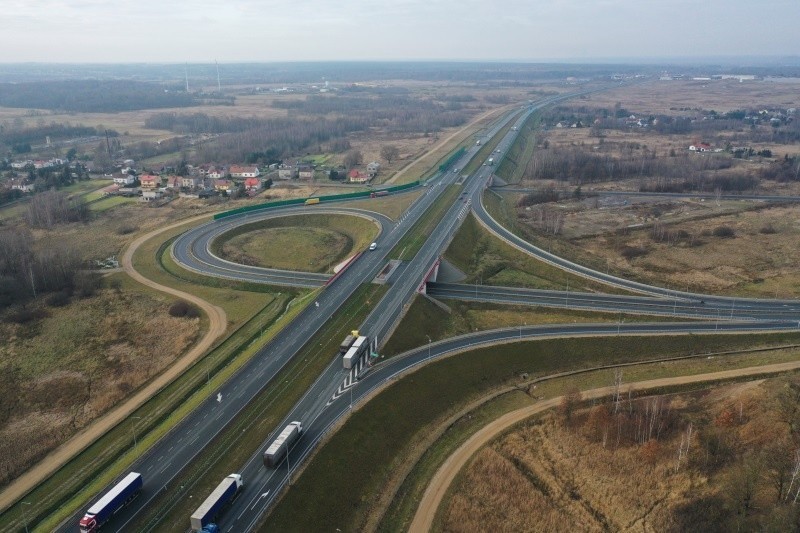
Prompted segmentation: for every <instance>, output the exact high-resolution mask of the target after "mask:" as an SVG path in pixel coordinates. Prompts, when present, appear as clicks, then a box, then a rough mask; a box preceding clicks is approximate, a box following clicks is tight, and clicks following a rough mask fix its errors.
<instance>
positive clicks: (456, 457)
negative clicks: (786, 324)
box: [409, 361, 800, 531]
mask: <svg viewBox="0 0 800 533" xmlns="http://www.w3.org/2000/svg"><path fill="white" fill-rule="evenodd" d="M797 369H800V361H793V362H789V363H778V364H772V365H763V366H754V367H749V368H739V369H735V370H724V371H720V372H710V373H707V374H697V375H693V376H677V377H671V378H662V379H653V380H648V381H638V382H636V383H629V384H628V385H630V386H631V387H633V388H634V389H636V390H637V391H642V390H646V389H653V388H660V387H668V386H675V385H684V384H692V383H702V382H704V381H717V380H723V379H731V378H736V377H742V376H751V375H763V374H774V373H779V372H787V371H791V370H797ZM612 390H613V387H603V388H599V389H592V390H588V391H582V392H581V394H582V396H583V399H584V400H592V399H596V398H601V397H603V396H608V395H609V394H611V392H612ZM560 402H561V396H559V397H557V398H551V399H549V400H544V401H541V402H537V403H535V404H533V405H530V406H528V407H523V408H522V409H517V410H516V411H512V412H510V413H507V414H505V415H503V416H501V417H500V418H498V419H497V420H495V421H494V422H492V423H491V424H488V425H486V426H484V427H483V428H482V429H480V430H479V431H478V432H477V433H475V434H474V435H472V437H470V438H469V440H467V441H466V442H465V443H464V444H462V445H461V446H460V447H459V448H458V449H457V450H456V451H455V452H453V454H452V455H450V457H448V458H447V460H445V462H444V463H443V464H442V465H441V466H440V467H439V469H438V470H437V471H436V474H434V476H433V479H432V480H431V482H430V484H429V485H428V488H427V489H426V490H425V494H424V495H423V496H422V501H421V502H420V506H419V508H418V509H417V512H416V514H415V515H414V520H413V521H412V522H411V527H410V528H409V531H430V530H431V527H432V526H433V521H434V518H435V516H436V511H437V510H438V509H439V505H440V504H441V503H442V499H443V498H444V496H445V494H446V492H447V490H448V489H449V488H450V485H451V484H452V482H453V480H454V479H455V477H456V476H457V475H458V473H459V472H460V471H461V469H462V468H463V467H464V466H465V465H466V464H467V462H468V461H469V460H470V459H471V458H472V456H473V455H474V454H475V453H477V452H478V450H480V449H481V448H482V447H483V446H485V445H486V444H488V443H489V442H490V441H491V440H492V439H494V438H495V437H496V436H497V435H499V434H500V433H502V432H503V431H505V430H506V429H508V428H509V427H511V426H513V425H514V424H517V423H519V422H521V421H523V420H525V419H526V418H529V417H531V416H533V415H536V414H538V413H541V412H543V411H546V410H548V409H552V408H554V407H556V406H558V404H559V403H560Z"/></svg>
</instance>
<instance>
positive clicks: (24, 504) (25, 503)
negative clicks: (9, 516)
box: [20, 502, 32, 533]
mask: <svg viewBox="0 0 800 533" xmlns="http://www.w3.org/2000/svg"><path fill="white" fill-rule="evenodd" d="M20 503H21V504H22V520H23V521H24V522H25V533H28V514H27V513H26V512H25V506H26V505H32V504H31V503H30V502H20Z"/></svg>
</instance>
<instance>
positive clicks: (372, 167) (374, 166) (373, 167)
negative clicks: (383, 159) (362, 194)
mask: <svg viewBox="0 0 800 533" xmlns="http://www.w3.org/2000/svg"><path fill="white" fill-rule="evenodd" d="M380 170H381V164H380V163H378V162H377V161H373V162H372V163H370V164H369V165H367V174H369V177H370V178H374V177H375V176H377V175H378V172H380Z"/></svg>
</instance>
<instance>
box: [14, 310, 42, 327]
mask: <svg viewBox="0 0 800 533" xmlns="http://www.w3.org/2000/svg"><path fill="white" fill-rule="evenodd" d="M47 316H48V313H47V311H45V310H44V309H31V308H29V307H20V308H19V309H16V310H14V311H12V312H10V313H9V314H8V319H9V320H10V321H11V322H14V323H15V324H27V323H28V322H33V321H34V320H38V319H41V318H45V317H47Z"/></svg>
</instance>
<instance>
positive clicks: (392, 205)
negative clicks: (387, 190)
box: [340, 189, 425, 220]
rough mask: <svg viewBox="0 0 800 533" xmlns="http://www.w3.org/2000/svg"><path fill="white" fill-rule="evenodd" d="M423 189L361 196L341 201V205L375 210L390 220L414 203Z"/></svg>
mask: <svg viewBox="0 0 800 533" xmlns="http://www.w3.org/2000/svg"><path fill="white" fill-rule="evenodd" d="M424 191H425V189H416V190H412V191H410V192H403V193H401V194H391V195H389V196H382V197H380V198H363V199H359V200H351V201H348V202H342V203H341V204H340V205H341V206H342V207H353V208H355V209H366V210H367V211H375V212H376V213H381V214H382V215H386V216H387V217H389V218H391V219H392V220H397V219H398V218H400V215H402V214H403V213H405V212H406V209H408V208H409V206H410V205H411V204H412V203H414V200H416V199H417V198H419V197H420V195H421V194H422V193H423V192H424Z"/></svg>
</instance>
